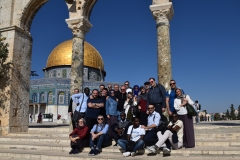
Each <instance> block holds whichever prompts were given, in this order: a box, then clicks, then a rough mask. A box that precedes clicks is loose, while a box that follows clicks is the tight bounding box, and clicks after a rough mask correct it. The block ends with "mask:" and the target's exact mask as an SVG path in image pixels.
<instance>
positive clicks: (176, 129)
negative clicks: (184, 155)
mask: <svg viewBox="0 0 240 160" xmlns="http://www.w3.org/2000/svg"><path fill="white" fill-rule="evenodd" d="M157 136H158V142H157V143H156V144H155V145H153V146H151V147H149V148H148V150H149V151H150V152H153V153H156V150H158V149H159V148H160V147H163V154H170V150H169V149H168V148H167V147H164V146H165V144H164V143H165V141H166V140H167V139H169V141H170V143H171V145H172V148H173V149H179V148H182V146H183V122H182V121H181V120H179V119H178V115H177V113H176V112H173V113H172V121H171V122H170V123H169V124H168V127H167V130H166V131H165V132H164V134H162V133H161V131H159V132H157Z"/></svg>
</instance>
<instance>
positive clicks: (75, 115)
mask: <svg viewBox="0 0 240 160" xmlns="http://www.w3.org/2000/svg"><path fill="white" fill-rule="evenodd" d="M83 100H84V93H83V98H82V101H81V104H80V107H79V110H78V111H75V112H74V114H73V117H72V119H73V121H74V122H75V123H77V121H78V120H79V119H80V118H84V114H82V113H80V111H81V108H82V104H83Z"/></svg>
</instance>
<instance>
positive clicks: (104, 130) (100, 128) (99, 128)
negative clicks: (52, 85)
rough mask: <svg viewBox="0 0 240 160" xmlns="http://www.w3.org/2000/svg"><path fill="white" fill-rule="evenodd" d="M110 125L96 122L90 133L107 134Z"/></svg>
mask: <svg viewBox="0 0 240 160" xmlns="http://www.w3.org/2000/svg"><path fill="white" fill-rule="evenodd" d="M104 125H105V126H104ZM108 127H109V126H108V124H95V125H94V126H93V128H92V130H91V132H90V133H94V132H102V133H103V134H106V133H107V131H108Z"/></svg>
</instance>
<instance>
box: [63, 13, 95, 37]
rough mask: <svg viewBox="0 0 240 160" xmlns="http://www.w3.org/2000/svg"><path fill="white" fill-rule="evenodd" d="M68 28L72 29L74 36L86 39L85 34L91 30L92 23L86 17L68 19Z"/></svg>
mask: <svg viewBox="0 0 240 160" xmlns="http://www.w3.org/2000/svg"><path fill="white" fill-rule="evenodd" d="M66 23H67V24H68V28H70V29H71V30H72V33H73V36H75V37H79V38H82V39H84V36H85V34H86V33H87V32H88V31H89V30H90V28H91V27H92V24H91V23H90V22H89V21H88V20H87V19H86V18H84V17H81V18H76V19H66Z"/></svg>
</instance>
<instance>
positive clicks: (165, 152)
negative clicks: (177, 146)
mask: <svg viewBox="0 0 240 160" xmlns="http://www.w3.org/2000/svg"><path fill="white" fill-rule="evenodd" d="M170 153H171V150H170V149H168V148H167V147H165V148H163V154H170Z"/></svg>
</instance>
